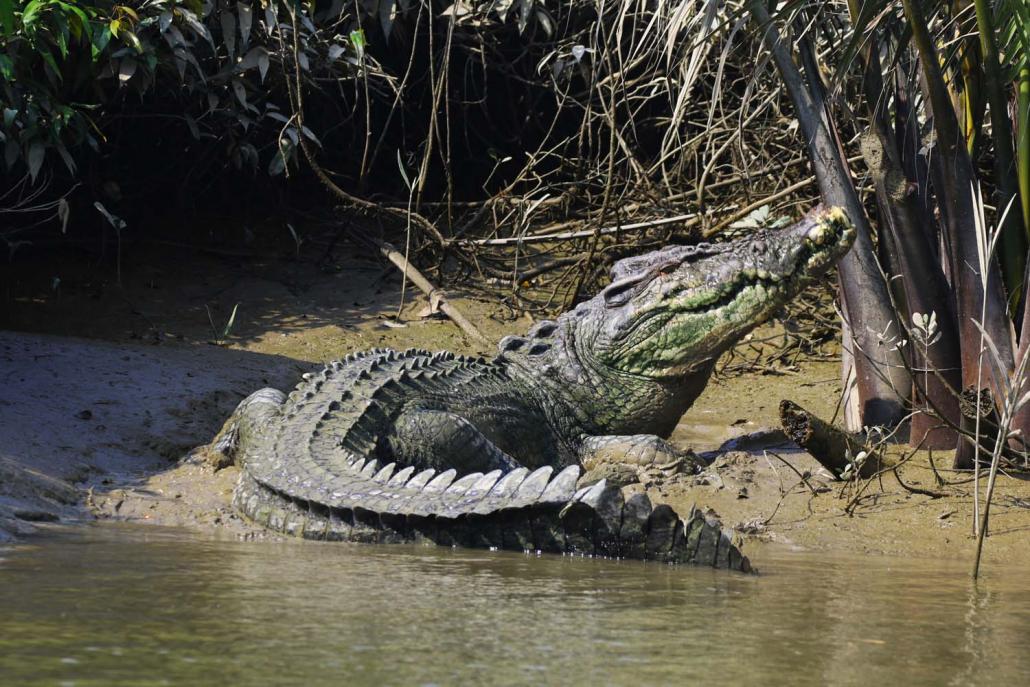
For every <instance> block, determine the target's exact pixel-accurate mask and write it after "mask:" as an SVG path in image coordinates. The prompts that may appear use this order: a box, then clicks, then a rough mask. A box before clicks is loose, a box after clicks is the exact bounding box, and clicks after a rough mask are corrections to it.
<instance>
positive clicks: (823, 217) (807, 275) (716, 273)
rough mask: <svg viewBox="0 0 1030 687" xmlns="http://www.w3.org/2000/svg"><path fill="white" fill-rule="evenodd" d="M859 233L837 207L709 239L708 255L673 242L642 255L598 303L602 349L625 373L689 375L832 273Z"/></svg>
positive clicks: (606, 361)
mask: <svg viewBox="0 0 1030 687" xmlns="http://www.w3.org/2000/svg"><path fill="white" fill-rule="evenodd" d="M854 236H855V232H854V228H853V227H852V225H851V223H850V222H849V221H848V219H847V217H846V216H845V215H844V213H843V212H842V211H841V210H839V209H836V208H834V209H831V210H819V211H815V212H813V213H810V214H809V215H808V216H807V217H806V218H805V219H804V220H802V221H801V222H799V223H798V224H796V225H794V226H793V227H791V228H790V229H786V230H782V231H775V232H774V231H763V232H758V233H756V234H755V235H753V236H751V237H748V238H746V239H741V240H738V241H733V242H729V243H726V244H722V245H720V246H713V247H706V249H705V254H704V255H702V256H700V257H698V256H697V255H696V254H691V253H686V254H685V253H684V249H682V248H680V247H672V248H667V249H663V250H661V251H656V252H654V253H652V254H649V255H648V256H643V258H634V259H633V260H634V265H635V266H637V269H636V270H635V273H631V274H628V275H625V276H623V278H622V279H619V280H618V281H617V282H615V283H613V285H612V286H610V287H608V289H606V290H605V291H604V292H602V293H601V294H600V295H599V296H597V297H596V298H595V299H594V301H595V303H592V304H591V306H592V307H591V310H595V312H596V310H597V309H600V308H601V307H603V308H604V311H603V312H602V313H598V314H602V315H604V317H602V318H601V323H602V324H601V326H600V327H599V328H598V329H596V330H595V332H593V342H594V346H593V353H594V356H595V358H596V360H597V361H599V362H600V363H601V364H603V365H604V366H606V367H609V368H614V369H615V370H617V371H619V372H621V373H623V374H627V375H633V376H642V377H652V378H668V377H677V376H682V375H685V374H689V373H690V372H691V371H692V370H694V369H697V368H698V367H701V366H703V365H705V364H707V363H709V362H710V361H711V360H713V359H714V358H715V357H717V356H718V355H720V354H721V353H722V352H723V351H725V350H726V349H728V348H729V347H730V346H732V345H733V344H734V343H735V342H736V341H738V340H739V339H740V338H741V337H743V336H744V335H745V334H747V333H748V332H749V331H750V330H752V329H754V328H755V327H756V326H758V325H759V324H761V323H762V322H764V321H766V320H767V319H769V318H770V317H771V316H772V315H773V314H774V313H775V312H776V311H777V310H778V309H779V308H781V307H782V306H783V305H784V304H786V303H787V302H788V301H789V300H790V299H791V298H793V297H794V296H795V295H797V293H798V292H799V291H801V290H802V289H803V288H804V287H805V286H806V285H807V284H809V283H811V282H812V280H813V279H815V278H817V277H819V276H820V275H822V274H824V273H825V272H826V271H827V270H828V269H829V268H830V267H832V266H833V265H834V264H835V263H836V261H837V260H838V259H840V257H841V256H843V255H844V254H845V253H846V252H847V251H848V250H849V249H850V247H851V244H852V242H853V241H854ZM616 272H617V273H618V267H617V268H616ZM583 321H585V320H583V319H581V322H583Z"/></svg>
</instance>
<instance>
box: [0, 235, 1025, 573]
mask: <svg viewBox="0 0 1030 687" xmlns="http://www.w3.org/2000/svg"><path fill="white" fill-rule="evenodd" d="M169 250H170V249H169ZM166 252H167V251H163V254H161V255H157V254H153V255H150V256H149V258H150V259H147V257H148V256H146V255H142V256H139V260H138V261H137V262H136V263H135V264H134V266H133V268H132V269H131V270H128V271H126V273H124V274H123V283H122V285H121V286H118V285H116V284H114V283H113V281H112V280H111V277H112V275H107V277H106V278H105V277H103V276H100V277H98V276H97V272H96V271H95V270H91V269H88V268H84V267H82V266H81V265H80V264H77V263H75V262H69V263H61V262H59V259H56V258H55V259H54V260H57V262H54V263H52V264H50V265H48V267H49V268H50V271H52V272H55V274H54V275H53V276H58V275H60V276H59V283H58V284H56V285H55V282H54V280H53V278H52V277H51V276H50V275H49V274H48V273H47V272H46V271H45V270H42V269H39V266H36V269H34V270H32V271H31V272H30V271H25V273H24V274H20V275H19V274H14V275H13V276H11V277H10V278H9V279H10V281H9V283H8V297H7V300H6V303H5V308H4V317H3V322H2V325H3V327H4V328H5V329H6V330H7V331H3V332H0V380H2V384H3V389H2V395H0V428H2V432H3V436H4V441H3V445H2V448H0V537H3V536H8V537H9V536H11V535H12V534H26V533H29V532H31V530H32V528H33V527H35V526H36V524H38V523H40V522H48V521H52V520H55V519H68V518H76V517H80V518H90V517H100V518H115V519H122V520H128V521H138V522H150V523H158V524H170V525H180V526H186V527H190V528H193V529H198V530H201V531H204V532H207V533H210V534H211V535H212V536H232V537H268V536H271V535H268V534H266V533H264V532H263V531H260V530H256V529H255V528H253V527H250V526H249V525H247V524H246V523H244V522H242V521H241V520H240V519H239V518H238V517H237V516H236V515H235V514H234V513H233V512H232V511H231V509H230V508H229V503H228V498H229V493H230V492H231V489H232V487H233V485H234V484H235V478H236V471H235V469H234V468H228V469H225V470H221V471H218V472H215V471H214V470H213V469H212V468H211V467H209V466H208V465H206V464H204V463H203V462H202V461H199V460H191V459H190V458H188V457H187V456H188V455H189V452H190V449H191V448H193V447H194V446H196V445H198V444H202V443H204V442H205V441H207V440H208V439H209V438H210V437H211V436H212V435H213V433H214V432H215V431H217V429H218V427H219V426H220V425H221V423H222V422H223V421H224V419H225V417H226V416H227V415H228V413H229V412H230V411H231V410H232V408H233V407H234V406H235V404H236V403H237V402H238V401H239V399H241V398H242V397H243V396H245V395H246V394H247V393H249V392H250V391H252V390H254V389H257V388H259V387H261V386H267V385H272V386H277V387H279V388H288V387H289V386H292V384H293V383H294V382H295V381H296V380H297V379H298V378H299V376H300V375H301V374H302V373H303V372H306V371H309V370H311V369H314V368H316V367H318V366H319V365H320V364H321V363H322V362H324V361H327V360H332V359H334V358H338V357H342V356H343V355H345V354H346V353H348V352H350V351H352V350H355V349H361V348H370V347H376V346H390V347H395V348H407V347H411V346H417V347H423V348H430V349H449V350H453V351H456V352H461V353H489V351H486V350H480V349H477V348H476V347H475V346H474V345H472V344H470V343H469V342H468V341H467V340H466V339H465V338H464V337H463V336H462V335H461V332H460V331H459V330H458V329H457V328H456V327H454V326H453V325H452V324H451V323H449V322H448V321H446V320H441V319H438V318H436V317H434V316H429V317H425V315H426V312H425V311H426V309H427V308H426V306H427V303H426V301H425V299H424V298H423V297H422V296H421V294H417V293H413V292H412V290H411V289H410V288H409V289H408V290H407V293H406V295H405V304H404V305H403V307H401V308H400V314H399V316H398V305H399V304H400V302H401V293H400V281H399V278H398V277H397V275H396V274H395V271H394V270H393V269H392V268H390V267H389V266H385V265H380V264H378V263H374V262H359V261H354V260H343V261H339V262H337V263H335V264H334V265H333V266H332V269H323V268H316V267H315V266H314V265H312V264H309V263H304V262H292V261H283V260H276V259H269V260H254V259H253V258H247V259H243V258H232V257H225V256H214V255H208V254H199V255H198V254H186V253H184V254H183V255H182V256H181V259H179V260H169V259H168V255H167V254H164V253H166ZM170 264H174V265H175V267H169V265H170ZM455 302H456V303H457V304H458V306H459V307H460V308H461V309H462V310H463V311H464V312H465V313H466V314H467V315H468V316H469V317H470V319H472V320H473V321H475V322H476V323H477V324H478V325H479V326H480V327H481V329H482V330H483V332H484V333H485V334H486V335H487V336H488V338H491V339H493V340H496V339H497V338H500V336H502V335H504V334H508V333H516V332H521V331H524V330H525V329H526V328H528V326H530V324H531V323H532V322H531V320H530V319H529V318H528V317H512V315H511V311H510V310H508V309H507V308H506V307H504V306H502V305H499V304H496V303H493V302H488V301H486V300H484V299H479V298H475V297H472V296H471V294H458V298H456V300H455ZM234 310H235V317H234V318H233V322H232V326H231V327H227V326H226V323H227V321H228V320H229V319H230V317H231V314H232V313H233V311H234ZM12 330H13V331H12ZM227 330H228V331H227ZM772 331H775V330H773V329H766V330H764V333H769V332H772ZM757 338H761V336H759V337H757ZM766 372H767V373H766V374H760V373H749V374H734V375H720V376H717V377H716V378H715V379H714V380H713V382H712V383H711V384H710V385H709V387H708V389H707V390H706V391H705V393H704V395H703V396H702V397H701V398H700V399H699V401H698V402H697V404H696V405H695V406H694V408H692V409H691V410H690V412H689V413H688V414H687V415H686V416H685V417H684V418H683V421H682V422H681V423H680V426H679V427H678V428H677V430H676V432H675V434H674V435H673V438H672V440H673V442H674V443H675V444H677V445H679V446H682V447H691V448H694V449H695V450H697V451H699V452H701V451H706V452H710V453H708V456H709V457H710V458H711V459H712V461H713V462H712V465H711V467H710V468H709V469H708V470H706V471H705V472H704V473H703V474H702V475H699V476H691V477H687V478H682V479H677V480H673V481H669V482H665V483H661V484H659V483H655V484H650V485H647V487H648V490H649V493H650V494H651V496H652V498H653V499H654V500H656V501H662V502H667V503H669V504H670V505H672V506H673V507H675V508H677V509H687V508H689V506H690V504H692V503H697V504H699V505H701V506H703V507H706V508H711V509H713V510H714V511H715V512H717V513H718V514H719V516H720V517H721V518H722V520H723V522H724V523H725V524H727V525H730V526H733V527H735V528H736V529H737V530H738V531H739V532H740V533H741V534H742V535H743V536H745V538H747V539H750V540H751V541H750V542H749V543H748V547H749V548H750V549H752V550H755V551H760V550H761V545H760V542H776V543H780V544H786V545H791V546H797V547H802V548H806V549H817V550H818V549H825V550H831V551H838V552H846V553H878V554H879V553H882V554H903V555H914V556H918V557H939V558H949V559H955V558H966V557H968V558H970V560H971V557H972V552H973V539H972V537H971V526H970V517H971V512H972V487H971V484H970V483H969V480H968V476H967V475H963V474H959V473H952V472H950V471H947V470H945V469H944V468H945V467H946V466H948V465H950V456H949V455H948V454H946V453H944V454H938V455H935V456H933V458H932V461H933V463H932V464H931V457H930V456H928V455H926V454H920V455H917V456H915V457H913V458H912V459H910V460H909V461H908V462H907V463H906V464H904V465H903V466H902V467H901V468H900V469H899V470H898V473H897V476H895V474H894V473H888V474H887V475H885V476H883V477H882V478H881V479H878V480H877V481H876V482H875V483H873V484H870V485H868V486H867V487H865V488H864V490H863V491H862V492H861V493H858V492H856V490H855V489H854V488H845V487H843V486H842V485H841V484H840V483H839V482H835V481H833V480H832V479H831V477H830V475H828V474H826V473H825V472H824V471H823V470H822V469H821V468H820V467H819V466H818V464H817V463H815V461H813V460H812V459H811V458H810V457H809V456H808V455H806V454H804V453H803V452H800V451H798V450H797V449H796V448H792V447H790V446H786V445H783V442H782V439H781V438H779V437H777V436H776V435H775V434H771V433H770V432H769V430H771V429H774V428H775V427H776V424H777V420H776V412H777V404H778V402H779V400H780V399H781V398H791V399H793V400H795V401H797V402H799V403H801V404H802V405H803V406H805V407H806V408H809V409H810V410H812V411H814V412H816V413H817V414H820V415H822V416H823V417H831V416H832V415H833V414H834V411H835V406H836V404H837V399H838V397H839V393H840V385H839V379H838V377H839V373H838V364H837V363H836V362H832V361H813V360H809V361H807V362H806V361H805V360H801V361H800V362H798V363H797V364H796V365H794V366H786V367H780V368H779V369H777V370H775V371H774V372H775V373H774V374H769V373H768V372H769V371H768V370H767V371H766ZM899 450H900V449H899ZM942 480H943V483H942ZM4 533H6V535H5V534H4ZM1028 534H1030V483H1028V482H1025V481H1021V480H1018V479H1015V478H1006V479H1003V480H1001V482H1000V489H999V495H998V498H997V500H996V502H995V509H994V511H993V512H992V526H991V536H990V538H989V540H988V543H987V546H986V561H987V564H990V563H991V562H992V561H999V560H1005V561H1007V562H1012V561H1013V560H1022V561H1025V562H1027V563H1030V547H1027V546H1026V541H1027V536H1028ZM755 557H756V562H757V563H758V564H759V565H760V563H761V556H760V554H758V555H757V556H755Z"/></svg>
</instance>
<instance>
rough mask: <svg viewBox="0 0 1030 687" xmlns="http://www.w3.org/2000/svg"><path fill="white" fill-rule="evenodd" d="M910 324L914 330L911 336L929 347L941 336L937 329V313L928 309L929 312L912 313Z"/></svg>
mask: <svg viewBox="0 0 1030 687" xmlns="http://www.w3.org/2000/svg"><path fill="white" fill-rule="evenodd" d="M912 325H913V326H914V327H915V331H914V332H913V334H912V336H913V338H914V339H915V340H916V342H917V343H919V344H920V345H922V346H924V347H926V348H929V347H930V346H932V345H934V344H935V343H937V341H938V340H939V339H940V338H941V332H939V331H938V330H937V313H936V312H934V311H932V310H931V311H930V314H928V315H924V314H923V313H919V312H914V313H912Z"/></svg>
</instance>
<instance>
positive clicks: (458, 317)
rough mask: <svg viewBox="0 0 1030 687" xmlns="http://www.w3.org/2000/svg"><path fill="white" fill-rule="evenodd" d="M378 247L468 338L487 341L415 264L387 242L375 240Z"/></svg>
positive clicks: (478, 341) (480, 341)
mask: <svg viewBox="0 0 1030 687" xmlns="http://www.w3.org/2000/svg"><path fill="white" fill-rule="evenodd" d="M376 243H377V245H378V247H379V252H380V253H382V254H383V255H384V256H385V257H386V259H387V260H389V261H390V262H392V263H393V264H394V265H396V266H397V267H398V268H400V271H401V272H402V273H403V274H404V275H405V276H406V277H407V278H408V279H410V280H411V281H412V283H413V284H415V286H417V287H418V288H419V289H421V291H422V292H423V293H424V294H426V296H428V297H429V302H430V305H435V306H436V307H437V308H439V309H440V311H441V312H442V313H443V314H444V315H447V317H449V318H450V319H451V321H452V322H454V324H456V325H458V327H460V328H461V330H462V331H463V332H465V333H466V334H467V335H468V336H469V338H471V339H473V340H474V341H476V342H477V343H483V344H485V343H489V342H488V341H487V338H486V337H485V336H483V334H482V333H481V332H480V331H479V330H478V329H477V328H476V326H475V325H474V324H472V323H471V322H469V321H468V319H467V318H466V317H465V316H464V315H462V314H461V311H460V310H458V309H457V308H455V307H454V306H453V305H452V304H451V303H450V302H449V301H448V300H447V297H446V295H445V294H444V292H443V291H442V290H441V289H438V288H436V287H435V286H433V284H432V282H430V281H429V280H428V279H426V278H425V276H424V275H423V274H422V273H421V272H419V271H418V270H417V269H415V266H414V265H412V264H411V263H410V262H408V260H407V258H405V257H404V256H403V255H401V254H400V253H399V252H398V251H397V249H395V248H394V247H393V246H391V245H390V244H389V243H380V242H378V241H377V242H376Z"/></svg>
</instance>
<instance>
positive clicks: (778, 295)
mask: <svg viewBox="0 0 1030 687" xmlns="http://www.w3.org/2000/svg"><path fill="white" fill-rule="evenodd" d="M853 238H854V229H853V227H852V225H851V223H850V222H849V221H848V219H847V218H846V216H845V215H844V213H843V212H842V211H841V210H839V209H836V208H831V209H823V208H821V207H819V208H816V209H814V210H812V211H811V212H809V213H808V215H806V216H805V217H804V218H803V219H802V220H801V221H800V222H798V223H797V224H795V225H793V226H792V227H790V228H788V229H781V230H770V229H767V230H762V231H758V232H756V233H754V234H752V235H750V236H748V237H746V238H742V239H737V240H732V241H727V242H722V243H699V244H695V245H686V246H668V247H666V248H663V249H661V250H657V251H654V252H650V253H647V254H645V255H641V256H637V257H630V258H625V259H622V260H620V261H618V262H617V263H615V264H614V266H613V268H612V272H611V277H612V281H611V284H610V285H609V286H607V287H606V288H604V289H603V290H602V291H601V292H600V293H599V294H598V295H597V296H595V297H594V298H592V299H590V300H586V301H584V302H581V303H580V304H579V305H577V306H576V307H575V309H573V310H571V311H569V312H566V313H564V314H562V315H561V316H559V317H558V318H557V319H556V320H547V321H541V322H539V323H537V324H536V325H535V326H534V327H532V329H530V330H529V332H528V334H527V335H526V336H508V337H505V338H504V339H502V340H501V341H500V343H499V346H498V347H499V352H498V354H497V355H496V357H494V358H493V359H491V360H487V359H484V358H474V357H464V356H460V355H453V354H451V353H447V352H438V353H432V352H429V351H426V350H420V349H410V350H406V351H401V352H398V351H394V350H389V349H376V350H372V351H366V352H360V353H355V354H352V355H349V356H347V357H346V358H344V359H343V360H339V361H335V362H332V363H329V364H327V365H326V366H325V367H324V369H322V370H321V371H320V372H317V373H309V374H307V375H305V376H304V378H303V380H302V381H300V383H299V384H298V385H297V386H296V388H295V389H294V390H293V391H292V392H291V393H290V394H289V395H285V394H283V393H282V392H281V391H279V390H276V389H272V388H266V389H261V390H259V391H257V392H255V393H253V394H251V395H250V396H248V397H247V398H246V399H244V400H243V401H242V402H241V403H240V405H239V406H238V408H237V409H236V411H235V412H234V413H233V414H232V416H231V417H230V418H229V420H228V421H227V422H226V424H225V425H224V427H223V429H222V430H221V432H220V433H219V434H218V435H217V436H216V438H215V440H214V441H213V442H212V443H211V444H210V445H209V449H210V450H212V451H214V452H215V454H216V455H221V456H224V457H225V461H226V462H227V463H228V462H235V463H236V464H237V465H239V466H240V467H241V471H240V477H239V482H238V485H237V487H236V489H235V491H234V494H233V503H234V505H235V507H236V509H237V510H238V511H240V512H241V513H242V514H243V515H244V516H245V517H246V518H248V519H250V520H251V521H253V522H255V523H258V524H259V525H262V526H265V527H267V528H270V529H272V530H276V531H279V532H282V533H285V534H288V535H294V536H299V537H304V538H309V539H320V540H335V541H357V542H375V543H390V542H429V543H436V544H442V545H451V546H471V547H490V548H496V549H511V550H517V551H538V552H562V553H567V554H582V555H590V556H594V555H596V556H610V557H617V558H633V559H644V560H655V561H663V562H668V563H696V564H702V565H709V566H714V567H721V568H730V569H735V570H741V571H748V570H750V569H751V566H750V562H749V560H748V558H747V557H746V556H745V555H743V554H742V552H741V551H740V548H739V541H736V540H734V539H732V538H731V536H730V534H729V533H728V532H727V531H725V530H724V529H723V528H722V527H721V526H720V523H719V522H718V520H717V519H715V518H713V517H712V516H710V515H709V514H706V513H704V512H702V511H701V510H700V509H698V508H696V507H695V508H692V509H691V512H690V513H689V514H687V516H686V517H683V518H681V517H680V516H679V515H678V514H677V513H676V512H675V511H674V510H673V509H672V508H671V507H669V506H668V505H664V504H658V505H653V504H652V503H651V501H650V500H649V499H648V497H647V496H646V495H645V494H644V493H641V491H640V490H637V493H633V494H630V495H628V496H627V494H628V493H629V491H631V490H623V489H622V488H620V485H619V484H618V483H616V482H612V481H609V480H608V479H605V478H601V479H586V480H584V479H583V478H584V471H590V472H588V473H587V477H589V476H590V474H593V473H596V472H597V470H599V469H602V468H604V467H605V466H612V465H616V466H622V467H624V468H625V467H627V466H628V467H629V468H630V469H638V470H642V469H647V468H654V467H655V466H669V465H673V466H679V467H680V468H683V469H686V470H688V471H691V470H693V471H696V470H698V469H700V467H701V465H702V462H701V461H700V459H698V458H697V457H696V456H695V455H694V454H693V453H691V452H689V451H681V450H679V449H677V448H675V447H673V446H672V445H671V444H669V443H668V442H667V441H666V438H667V437H668V436H669V434H670V433H671V432H672V430H673V428H674V427H675V426H676V424H677V422H678V421H679V419H680V417H681V416H682V415H683V413H684V412H685V411H686V410H687V409H688V408H689V407H690V405H691V404H692V403H693V401H694V400H695V399H696V398H697V396H698V395H699V394H700V393H701V391H702V390H703V389H704V387H705V385H706V384H707V382H708V379H709V377H710V375H711V373H712V370H713V367H714V365H715V361H716V359H717V358H718V357H719V355H720V354H721V353H723V352H724V351H726V350H727V349H728V348H729V347H731V346H733V345H734V344H735V343H736V342H737V341H738V340H739V339H740V338H741V337H743V336H744V335H745V334H746V333H747V332H749V331H750V330H752V329H753V328H754V327H756V326H757V325H758V324H760V323H761V322H763V321H765V320H767V319H768V318H769V317H771V316H772V315H773V314H774V313H775V312H776V311H777V310H778V309H779V308H781V307H782V306H783V305H784V304H785V303H787V301H788V300H789V299H791V298H792V297H793V296H795V295H796V294H797V293H798V292H799V291H800V290H801V289H802V288H803V287H804V286H805V285H806V284H807V283H809V282H811V281H812V280H813V279H815V278H817V277H819V276H820V275H822V274H824V273H826V272H827V271H828V270H829V269H830V268H831V267H832V266H833V265H834V263H835V262H836V261H837V260H838V259H839V258H840V257H841V256H842V255H844V254H845V253H846V252H847V250H848V249H849V248H850V246H851V243H852V241H853ZM623 472H624V471H623ZM620 474H622V473H620Z"/></svg>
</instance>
